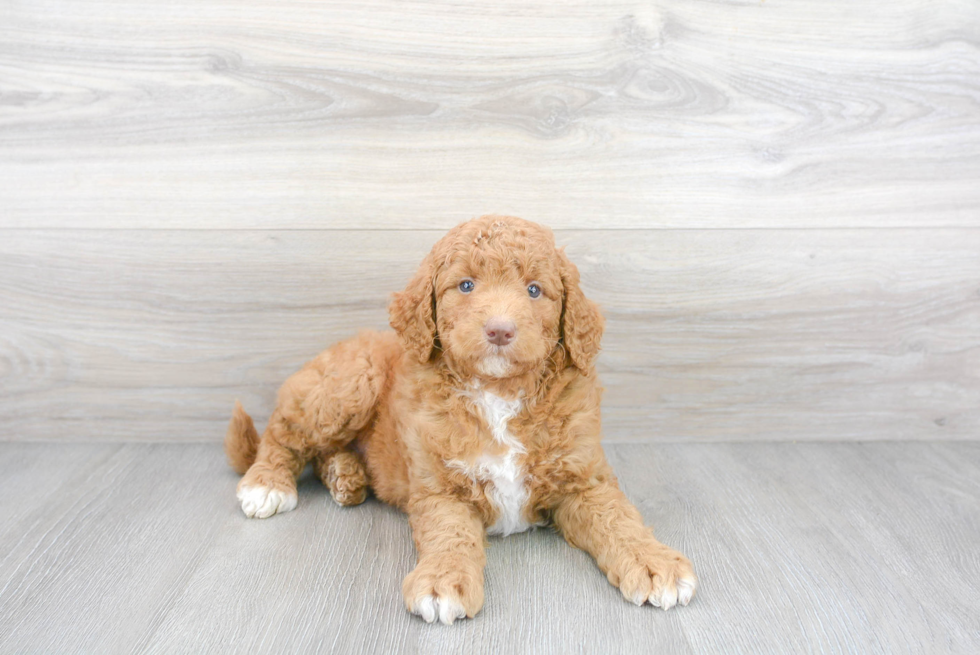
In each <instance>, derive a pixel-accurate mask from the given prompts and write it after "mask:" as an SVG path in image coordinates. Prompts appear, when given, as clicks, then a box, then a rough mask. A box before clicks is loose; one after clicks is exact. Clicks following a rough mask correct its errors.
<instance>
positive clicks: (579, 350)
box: [558, 249, 606, 371]
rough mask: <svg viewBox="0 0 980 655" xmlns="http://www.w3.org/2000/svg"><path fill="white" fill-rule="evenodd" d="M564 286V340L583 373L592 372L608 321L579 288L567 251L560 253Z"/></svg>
mask: <svg viewBox="0 0 980 655" xmlns="http://www.w3.org/2000/svg"><path fill="white" fill-rule="evenodd" d="M558 262H559V272H560V273H561V283H562V285H563V286H564V287H565V293H564V304H563V305H562V310H561V340H562V343H564V344H565V349H566V350H567V351H568V355H569V357H571V359H572V364H574V365H575V367H576V368H578V369H579V370H581V371H586V370H588V369H589V368H590V367H591V366H592V363H593V361H594V360H595V357H596V355H598V354H599V342H600V341H601V340H602V330H603V326H604V325H605V323H606V321H605V319H604V318H603V317H602V314H601V313H600V312H599V306H598V305H596V304H595V303H594V302H592V301H591V300H589V299H588V298H586V297H585V294H584V293H582V289H580V288H579V276H578V269H577V268H576V267H575V264H573V263H572V262H571V261H569V259H568V256H567V255H565V251H564V249H559V250H558Z"/></svg>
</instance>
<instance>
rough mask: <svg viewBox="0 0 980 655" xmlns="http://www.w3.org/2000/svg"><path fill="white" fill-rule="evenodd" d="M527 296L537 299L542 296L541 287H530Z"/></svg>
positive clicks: (533, 285)
mask: <svg viewBox="0 0 980 655" xmlns="http://www.w3.org/2000/svg"><path fill="white" fill-rule="evenodd" d="M527 295H529V296H531V297H532V298H537V297H538V296H540V295H541V287H539V286H538V285H536V284H532V285H529V286H528V288H527Z"/></svg>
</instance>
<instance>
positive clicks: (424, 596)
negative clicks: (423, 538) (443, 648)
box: [402, 558, 483, 625]
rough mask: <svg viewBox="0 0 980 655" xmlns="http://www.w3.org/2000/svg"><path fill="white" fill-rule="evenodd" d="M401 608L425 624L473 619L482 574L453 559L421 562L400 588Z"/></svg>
mask: <svg viewBox="0 0 980 655" xmlns="http://www.w3.org/2000/svg"><path fill="white" fill-rule="evenodd" d="M402 595H403V596H404V597H405V607H407V608H408V611H409V612H411V613H412V614H417V615H418V616H421V617H422V619H423V620H425V622H426V623H432V622H433V621H436V620H439V621H441V622H443V623H445V624H446V625H450V624H452V622H453V621H455V620H456V619H461V618H463V617H469V618H473V617H474V616H476V613H477V612H479V611H480V608H482V607H483V571H482V570H481V569H480V568H479V567H475V566H474V565H472V564H468V563H466V562H462V563H461V562H459V561H458V560H455V559H454V558H446V559H445V560H444V561H441V562H432V561H431V560H430V561H422V562H419V565H418V566H416V567H415V570H414V571H412V572H411V573H409V574H408V576H407V577H406V578H405V582H404V583H403V584H402Z"/></svg>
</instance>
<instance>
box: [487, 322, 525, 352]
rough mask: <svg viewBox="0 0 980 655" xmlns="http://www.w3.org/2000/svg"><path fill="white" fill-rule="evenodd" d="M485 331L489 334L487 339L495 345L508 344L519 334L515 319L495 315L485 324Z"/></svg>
mask: <svg viewBox="0 0 980 655" xmlns="http://www.w3.org/2000/svg"><path fill="white" fill-rule="evenodd" d="M483 333H484V334H486V335H487V341H489V342H490V343H492V344H493V345H495V346H506V345H507V344H508V343H510V342H511V341H513V340H514V336H515V335H516V334H517V326H516V325H514V321H508V320H507V319H506V318H500V317H497V316H495V317H493V318H491V319H490V320H489V321H487V324H486V325H485V326H483Z"/></svg>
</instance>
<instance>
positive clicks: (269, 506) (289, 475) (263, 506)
mask: <svg viewBox="0 0 980 655" xmlns="http://www.w3.org/2000/svg"><path fill="white" fill-rule="evenodd" d="M303 441H304V440H303V439H302V437H301V435H299V434H298V433H297V432H296V431H295V430H291V429H290V426H289V423H288V422H287V421H285V420H284V419H283V418H282V416H281V414H280V413H279V411H278V410H277V411H276V412H275V413H273V415H272V418H271V419H270V420H269V426H268V427H267V428H266V429H265V433H264V434H263V435H262V439H261V440H260V441H259V447H258V452H257V453H256V457H255V463H254V464H252V466H251V467H249V469H248V471H246V473H245V475H244V476H243V477H242V479H241V481H240V482H239V483H238V500H239V502H241V504H242V511H243V512H245V515H246V516H247V517H249V518H259V519H264V518H268V517H270V516H272V515H273V514H277V513H280V512H288V511H290V510H292V509H295V508H296V502H297V495H296V478H297V476H299V474H300V473H301V472H302V470H303V467H304V466H305V465H306V461H307V458H308V453H307V452H306V451H307V448H305V447H304V445H303Z"/></svg>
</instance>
